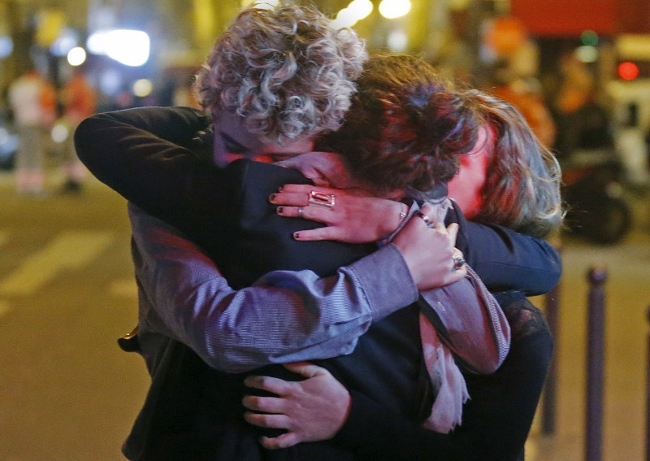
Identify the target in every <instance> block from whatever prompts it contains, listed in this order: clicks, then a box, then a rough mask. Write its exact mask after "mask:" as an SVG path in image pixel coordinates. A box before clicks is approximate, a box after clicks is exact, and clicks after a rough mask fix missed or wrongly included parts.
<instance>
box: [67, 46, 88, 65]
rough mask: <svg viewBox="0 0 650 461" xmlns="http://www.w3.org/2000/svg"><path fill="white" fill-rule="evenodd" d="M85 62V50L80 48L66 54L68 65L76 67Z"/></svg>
mask: <svg viewBox="0 0 650 461" xmlns="http://www.w3.org/2000/svg"><path fill="white" fill-rule="evenodd" d="M84 62H86V50H84V49H83V48H81V47H80V46H78V47H76V48H73V49H71V50H70V51H69V52H68V64H70V65H71V66H73V67H77V66H80V65H82V64H83V63H84Z"/></svg>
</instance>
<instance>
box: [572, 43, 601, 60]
mask: <svg viewBox="0 0 650 461" xmlns="http://www.w3.org/2000/svg"><path fill="white" fill-rule="evenodd" d="M575 56H576V58H578V60H579V61H580V62H586V63H588V62H596V61H598V48H596V47H595V46H586V45H585V46H579V47H578V48H576V50H575Z"/></svg>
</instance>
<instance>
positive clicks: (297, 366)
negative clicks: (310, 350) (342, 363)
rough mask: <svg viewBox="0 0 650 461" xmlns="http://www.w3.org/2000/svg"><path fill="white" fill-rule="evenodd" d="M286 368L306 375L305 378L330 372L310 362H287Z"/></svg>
mask: <svg viewBox="0 0 650 461" xmlns="http://www.w3.org/2000/svg"><path fill="white" fill-rule="evenodd" d="M284 368H286V369H287V370H289V371H292V372H294V373H297V374H299V375H301V376H304V377H305V378H313V377H314V376H318V375H323V374H327V373H329V372H328V371H327V370H326V369H325V368H322V367H319V366H317V365H314V364H312V363H309V362H294V363H286V364H285V365H284Z"/></svg>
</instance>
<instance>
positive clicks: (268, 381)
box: [244, 376, 292, 395]
mask: <svg viewBox="0 0 650 461" xmlns="http://www.w3.org/2000/svg"><path fill="white" fill-rule="evenodd" d="M244 384H245V385H246V386H248V387H252V388H253V389H262V390H264V391H269V392H272V393H273V394H277V395H286V394H287V393H288V392H289V389H290V387H291V386H292V383H290V382H289V381H284V380H282V379H280V378H274V377H272V376H247V377H246V379H244Z"/></svg>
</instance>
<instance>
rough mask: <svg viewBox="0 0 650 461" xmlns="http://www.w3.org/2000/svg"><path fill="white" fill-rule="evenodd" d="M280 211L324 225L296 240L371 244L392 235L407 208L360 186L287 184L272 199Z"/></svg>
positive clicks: (303, 233)
mask: <svg viewBox="0 0 650 461" xmlns="http://www.w3.org/2000/svg"><path fill="white" fill-rule="evenodd" d="M269 201H270V202H271V203H272V204H274V205H278V208H277V213H278V214H279V215H280V216H285V217H288V218H303V219H309V220H312V221H317V222H320V223H323V224H325V227H321V228H317V229H311V230H304V231H300V232H298V233H297V235H295V238H296V239H297V240H301V241H316V240H337V241H341V242H348V243H368V242H376V241H377V240H379V239H381V238H383V237H385V236H386V235H389V234H391V233H392V232H394V231H395V229H397V227H398V226H399V225H400V224H401V222H402V221H403V219H404V216H405V215H406V212H407V211H408V207H407V206H406V205H405V204H404V203H401V202H397V201H394V200H388V199H382V198H376V197H370V196H368V194H367V193H366V192H364V191H362V190H360V189H332V188H326V187H315V186H311V185H305V184H288V185H285V186H284V187H283V188H282V190H281V191H280V192H277V193H275V194H273V195H271V197H270V198H269Z"/></svg>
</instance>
